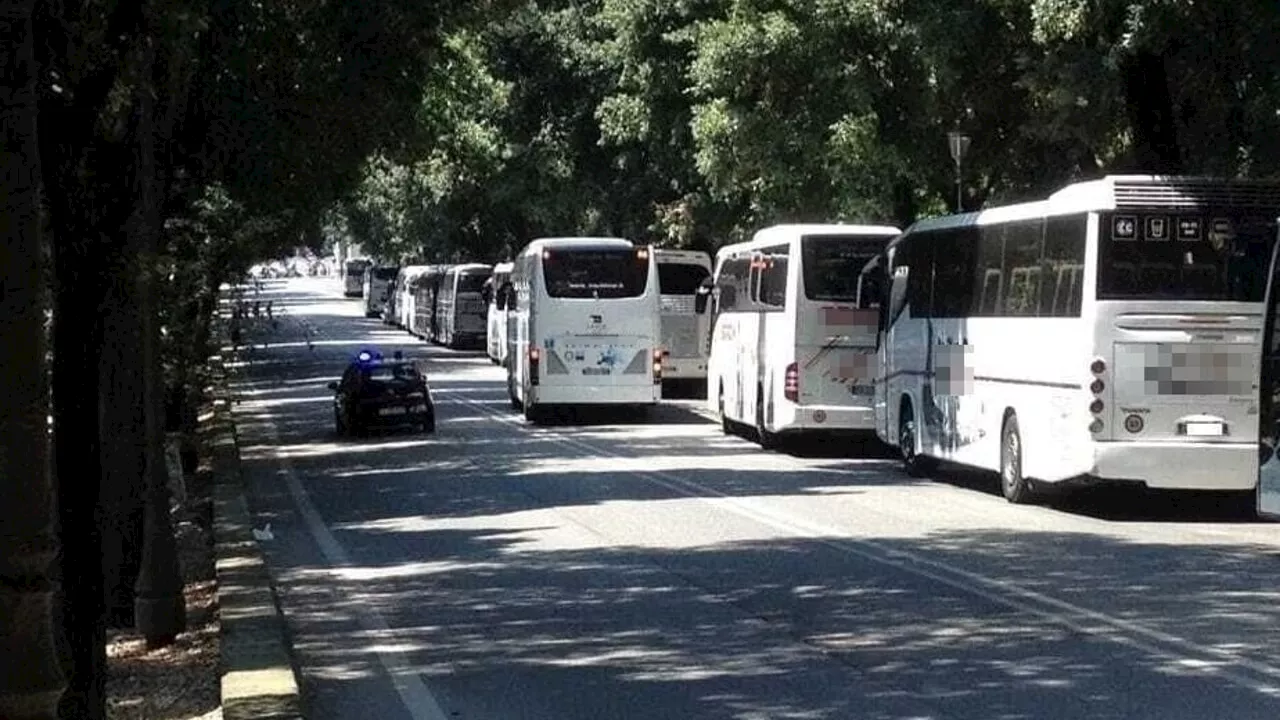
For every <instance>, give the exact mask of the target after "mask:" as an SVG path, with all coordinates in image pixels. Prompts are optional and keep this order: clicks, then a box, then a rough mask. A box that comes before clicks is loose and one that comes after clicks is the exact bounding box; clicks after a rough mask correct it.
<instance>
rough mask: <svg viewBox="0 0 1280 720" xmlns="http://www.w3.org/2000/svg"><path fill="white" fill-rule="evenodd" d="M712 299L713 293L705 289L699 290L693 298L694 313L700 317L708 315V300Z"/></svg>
mask: <svg viewBox="0 0 1280 720" xmlns="http://www.w3.org/2000/svg"><path fill="white" fill-rule="evenodd" d="M710 297H711V293H709V292H707V291H706V290H705V289H703V288H698V293H697V294H696V295H694V296H693V311H694V312H695V313H697V314H699V315H706V314H707V299H708V298H710Z"/></svg>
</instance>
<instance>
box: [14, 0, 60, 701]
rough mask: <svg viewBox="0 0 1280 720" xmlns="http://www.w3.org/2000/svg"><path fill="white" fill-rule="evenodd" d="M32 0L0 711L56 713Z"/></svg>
mask: <svg viewBox="0 0 1280 720" xmlns="http://www.w3.org/2000/svg"><path fill="white" fill-rule="evenodd" d="M34 9H35V2H34V1H33V0H26V1H25V2H6V3H4V4H3V5H0V135H3V137H4V138H5V148H6V157H5V161H4V162H5V166H4V168H3V171H2V172H0V203H3V204H2V205H0V218H4V221H3V222H0V235H2V237H3V241H0V318H4V322H0V378H3V384H4V387H5V394H6V396H5V402H4V404H3V405H0V488H2V489H3V493H4V502H3V503H0V717H3V718H13V719H14V720H52V718H55V717H57V707H58V697H59V695H61V693H62V690H63V688H64V687H65V682H64V679H63V677H62V675H61V673H60V672H59V668H58V656H57V650H56V646H55V643H54V624H53V598H54V585H53V578H52V574H51V569H52V564H53V561H54V558H55V556H56V554H57V543H56V539H55V536H54V520H55V514H56V508H55V506H54V504H53V475H52V472H51V467H50V452H51V450H50V445H49V425H48V415H49V384H48V364H47V363H48V357H47V353H46V351H47V348H48V344H47V338H46V334H45V313H46V311H47V309H48V307H49V304H48V303H49V298H48V293H47V279H46V246H45V244H44V238H43V236H42V233H41V219H40V218H41V213H40V206H41V201H40V153H39V147H38V143H37V132H36V130H37V118H38V110H37V105H36V75H37V64H36V61H35V35H34V31H33V26H32V13H33V12H34Z"/></svg>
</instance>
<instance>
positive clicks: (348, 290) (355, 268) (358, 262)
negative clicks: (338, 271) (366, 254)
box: [342, 258, 372, 298]
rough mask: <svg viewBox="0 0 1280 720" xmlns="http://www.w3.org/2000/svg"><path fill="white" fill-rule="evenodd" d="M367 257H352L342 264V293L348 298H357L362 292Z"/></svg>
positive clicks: (366, 268)
mask: <svg viewBox="0 0 1280 720" xmlns="http://www.w3.org/2000/svg"><path fill="white" fill-rule="evenodd" d="M371 264H372V263H370V261H369V259H368V258H352V259H350V260H348V261H347V262H346V263H345V264H343V266H342V285H343V288H342V290H343V294H344V295H346V296H347V297H349V298H358V297H360V296H361V295H363V294H364V275H365V273H366V272H368V271H369V266H370V265H371Z"/></svg>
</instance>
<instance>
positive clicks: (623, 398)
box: [530, 383, 662, 405]
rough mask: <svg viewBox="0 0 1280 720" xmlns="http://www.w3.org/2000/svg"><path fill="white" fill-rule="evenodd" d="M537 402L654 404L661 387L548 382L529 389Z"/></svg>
mask: <svg viewBox="0 0 1280 720" xmlns="http://www.w3.org/2000/svg"><path fill="white" fill-rule="evenodd" d="M530 391H531V393H532V395H533V402H534V404H537V405H656V404H657V403H658V401H659V399H660V398H661V395H662V392H661V386H660V385H654V384H653V383H648V384H646V385H548V384H546V383H542V384H539V385H538V386H537V387H534V388H530Z"/></svg>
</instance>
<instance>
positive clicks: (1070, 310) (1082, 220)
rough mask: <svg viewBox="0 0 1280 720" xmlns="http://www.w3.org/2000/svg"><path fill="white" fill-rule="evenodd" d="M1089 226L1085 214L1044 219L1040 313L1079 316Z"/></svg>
mask: <svg viewBox="0 0 1280 720" xmlns="http://www.w3.org/2000/svg"><path fill="white" fill-rule="evenodd" d="M1088 229H1089V216H1088V215H1085V214H1079V215H1059V216H1055V217H1051V218H1048V219H1047V220H1046V221H1045V230H1044V264H1043V266H1044V271H1043V274H1042V276H1041V278H1042V284H1041V288H1040V317H1080V307H1081V303H1082V293H1083V292H1084V250H1085V244H1086V240H1087V239H1088V238H1087V234H1088Z"/></svg>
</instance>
